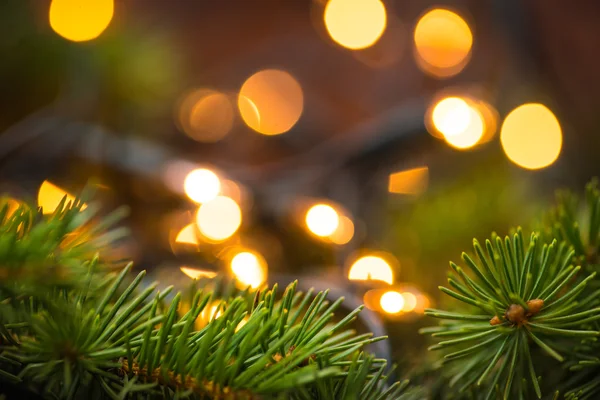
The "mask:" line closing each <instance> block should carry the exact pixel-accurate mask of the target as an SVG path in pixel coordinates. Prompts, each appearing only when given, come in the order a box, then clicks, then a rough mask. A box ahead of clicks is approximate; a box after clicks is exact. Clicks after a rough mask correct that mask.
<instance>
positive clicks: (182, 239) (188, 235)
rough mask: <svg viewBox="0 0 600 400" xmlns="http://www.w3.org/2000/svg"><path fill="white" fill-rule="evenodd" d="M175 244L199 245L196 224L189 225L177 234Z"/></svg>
mask: <svg viewBox="0 0 600 400" xmlns="http://www.w3.org/2000/svg"><path fill="white" fill-rule="evenodd" d="M175 242H177V243H187V244H196V245H197V244H198V237H197V236H196V226H195V225H194V224H189V225H186V226H185V227H183V229H181V230H180V231H179V233H178V234H177V237H176V238H175Z"/></svg>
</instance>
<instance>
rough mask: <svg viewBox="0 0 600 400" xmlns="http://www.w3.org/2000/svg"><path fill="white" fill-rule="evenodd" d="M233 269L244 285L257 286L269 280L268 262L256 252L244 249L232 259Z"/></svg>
mask: <svg viewBox="0 0 600 400" xmlns="http://www.w3.org/2000/svg"><path fill="white" fill-rule="evenodd" d="M231 271H232V272H233V274H234V275H235V278H236V279H237V280H238V281H240V282H241V283H243V284H244V285H247V286H251V287H252V288H257V287H259V286H260V285H262V284H263V283H264V282H265V281H266V280H267V264H266V262H265V260H264V258H263V257H262V256H261V255H260V254H257V253H255V252H250V251H242V252H240V253H237V254H236V255H235V256H234V257H233V258H232V259H231Z"/></svg>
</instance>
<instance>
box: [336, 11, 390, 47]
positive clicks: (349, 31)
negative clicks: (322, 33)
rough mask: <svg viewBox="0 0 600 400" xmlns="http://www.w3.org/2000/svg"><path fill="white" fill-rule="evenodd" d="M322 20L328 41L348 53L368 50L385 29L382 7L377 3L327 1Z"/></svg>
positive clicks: (385, 18) (384, 16)
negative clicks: (331, 41)
mask: <svg viewBox="0 0 600 400" xmlns="http://www.w3.org/2000/svg"><path fill="white" fill-rule="evenodd" d="M324 19H325V27H326V28H327V32H329V35H330V36H331V38H332V39H333V40H334V41H335V42H337V43H338V44H340V45H342V46H343V47H346V48H348V49H352V50H359V49H365V48H367V47H370V46H372V45H373V44H374V43H375V42H377V40H379V38H380V37H381V35H382V34H383V32H384V31H385V27H386V25H387V14H386V11H385V6H384V5H383V3H382V2H381V1H380V0H360V1H348V0H329V2H328V3H327V5H326V6H325V14H324Z"/></svg>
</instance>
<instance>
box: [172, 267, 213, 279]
mask: <svg viewBox="0 0 600 400" xmlns="http://www.w3.org/2000/svg"><path fill="white" fill-rule="evenodd" d="M179 270H180V271H181V272H183V273H184V274H186V275H187V276H189V277H190V278H192V279H200V278H208V279H212V278H214V277H215V276H217V273H216V272H213V271H206V270H203V269H197V268H190V267H181V268H179Z"/></svg>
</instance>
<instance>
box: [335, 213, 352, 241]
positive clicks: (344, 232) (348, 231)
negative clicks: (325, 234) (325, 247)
mask: <svg viewBox="0 0 600 400" xmlns="http://www.w3.org/2000/svg"><path fill="white" fill-rule="evenodd" d="M353 236H354V223H353V222H352V220H351V219H350V218H348V217H346V216H345V215H341V216H340V218H339V224H338V227H337V229H336V230H335V231H334V232H333V233H332V234H331V235H329V239H330V240H331V241H332V242H333V243H335V244H339V245H342V244H346V243H348V242H349V241H350V240H352V237H353Z"/></svg>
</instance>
